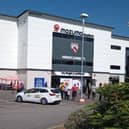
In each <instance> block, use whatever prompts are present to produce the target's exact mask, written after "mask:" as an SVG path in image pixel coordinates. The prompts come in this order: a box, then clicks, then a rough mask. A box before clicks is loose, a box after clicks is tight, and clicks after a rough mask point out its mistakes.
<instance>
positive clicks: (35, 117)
mask: <svg viewBox="0 0 129 129" xmlns="http://www.w3.org/2000/svg"><path fill="white" fill-rule="evenodd" d="M0 93H1V92H0ZM1 94H3V93H1ZM6 94H9V95H8V97H7V95H6ZM3 96H5V97H3ZM3 96H2V95H0V129H47V128H49V127H51V126H54V125H57V124H60V123H63V122H64V121H65V120H66V119H67V117H68V115H69V114H70V113H71V112H73V111H76V110H78V109H80V108H81V107H82V106H84V105H81V104H80V103H79V102H66V101H64V102H62V103H61V104H59V105H40V104H34V103H17V102H15V101H14V97H15V93H11V92H10V93H4V95H3Z"/></svg>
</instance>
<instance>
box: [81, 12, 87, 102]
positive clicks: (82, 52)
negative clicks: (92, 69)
mask: <svg viewBox="0 0 129 129" xmlns="http://www.w3.org/2000/svg"><path fill="white" fill-rule="evenodd" d="M87 17H88V14H86V13H81V14H80V18H81V20H82V49H81V98H80V102H84V101H85V100H84V99H83V74H84V72H83V60H84V57H83V56H84V28H85V27H84V25H85V18H87Z"/></svg>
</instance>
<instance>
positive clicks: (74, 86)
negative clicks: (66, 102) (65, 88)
mask: <svg viewBox="0 0 129 129" xmlns="http://www.w3.org/2000/svg"><path fill="white" fill-rule="evenodd" d="M77 90H78V87H77V86H76V84H74V85H73V87H72V100H73V101H74V100H75V98H76V96H77Z"/></svg>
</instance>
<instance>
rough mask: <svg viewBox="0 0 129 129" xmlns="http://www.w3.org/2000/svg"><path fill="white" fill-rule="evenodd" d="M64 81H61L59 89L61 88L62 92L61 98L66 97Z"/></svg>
mask: <svg viewBox="0 0 129 129" xmlns="http://www.w3.org/2000/svg"><path fill="white" fill-rule="evenodd" d="M64 88H65V86H64V83H63V82H61V83H60V85H59V89H60V93H61V98H62V99H64Z"/></svg>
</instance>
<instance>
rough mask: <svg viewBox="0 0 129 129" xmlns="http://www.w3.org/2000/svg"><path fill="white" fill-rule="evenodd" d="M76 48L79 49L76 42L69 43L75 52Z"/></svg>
mask: <svg viewBox="0 0 129 129" xmlns="http://www.w3.org/2000/svg"><path fill="white" fill-rule="evenodd" d="M78 49H79V46H78V43H74V42H72V43H71V51H72V52H73V53H74V54H76V53H77V52H78Z"/></svg>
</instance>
